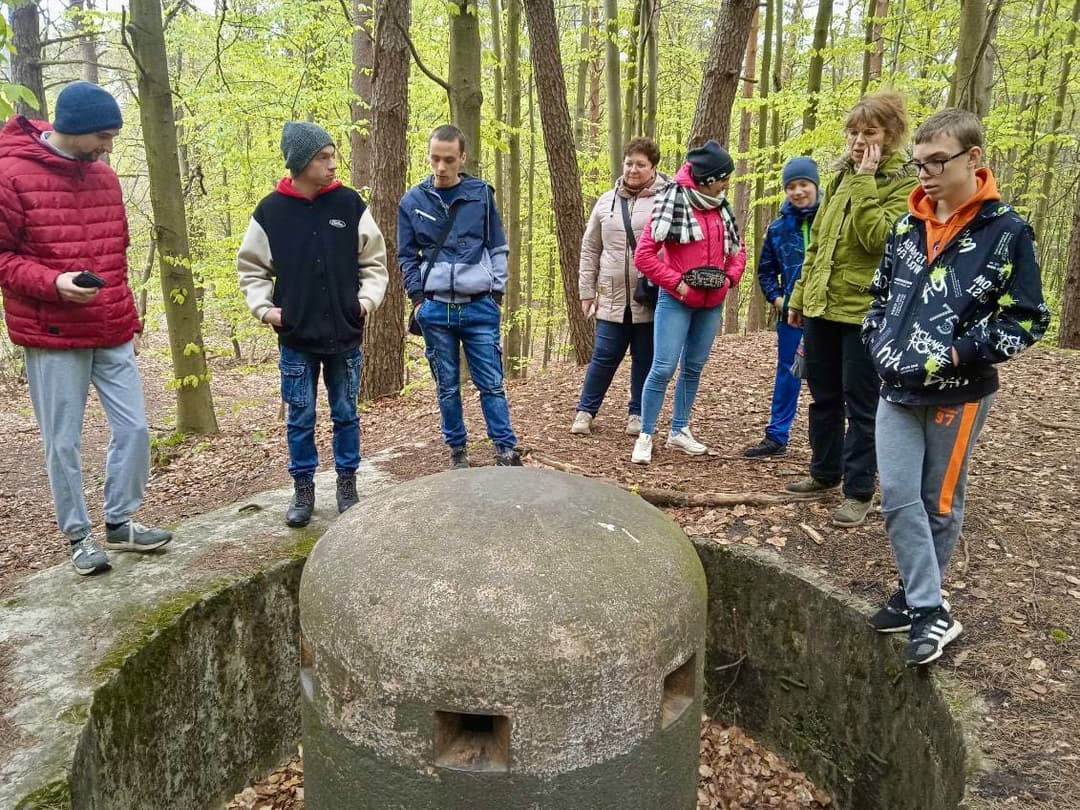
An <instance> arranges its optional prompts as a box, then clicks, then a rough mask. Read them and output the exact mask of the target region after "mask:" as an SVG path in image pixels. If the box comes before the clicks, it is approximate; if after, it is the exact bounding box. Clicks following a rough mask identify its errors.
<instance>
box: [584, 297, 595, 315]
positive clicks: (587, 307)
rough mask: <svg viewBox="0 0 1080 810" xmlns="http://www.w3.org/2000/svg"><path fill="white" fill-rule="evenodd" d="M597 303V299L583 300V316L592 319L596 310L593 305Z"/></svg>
mask: <svg viewBox="0 0 1080 810" xmlns="http://www.w3.org/2000/svg"><path fill="white" fill-rule="evenodd" d="M594 303H596V299H595V298H582V299H581V314H582V315H584V316H585V317H586V318H589V317H592V315H593V313H594V312H595V310H594V309H593V304H594Z"/></svg>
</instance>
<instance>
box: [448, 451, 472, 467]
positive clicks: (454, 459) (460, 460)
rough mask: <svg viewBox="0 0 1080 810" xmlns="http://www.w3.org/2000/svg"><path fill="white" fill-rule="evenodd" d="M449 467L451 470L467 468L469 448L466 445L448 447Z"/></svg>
mask: <svg viewBox="0 0 1080 810" xmlns="http://www.w3.org/2000/svg"><path fill="white" fill-rule="evenodd" d="M450 469H451V470H467V469H469V448H467V447H451V448H450Z"/></svg>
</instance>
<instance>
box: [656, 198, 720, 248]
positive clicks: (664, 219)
mask: <svg viewBox="0 0 1080 810" xmlns="http://www.w3.org/2000/svg"><path fill="white" fill-rule="evenodd" d="M692 208H697V209H698V210H699V211H715V210H717V209H719V211H720V219H721V220H723V223H724V254H725V255H727V256H734V255H735V254H736V253H738V252H739V226H738V225H736V224H735V213H734V212H733V211H732V210H731V204H730V203H728V201H727V199H726V198H724V197H709V196H707V195H705V194H702V193H701V192H700V191H698V190H697V189H693V188H687V187H686V186H680V185H679V184H678V183H669V184H668V185H667V186H665V187H664V189H663V191H661V192H660V193H659V194H658V195H657V196H656V202H655V203H653V213H652V235H653V239H655V240H656V241H657V242H664V241H672V242H678V243H679V244H681V245H685V244H686V243H687V242H697V241H699V240H701V239H703V238H704V234H702V232H701V225H699V224H698V221H697V217H695V216H694V212H693V211H692V210H691V209H692Z"/></svg>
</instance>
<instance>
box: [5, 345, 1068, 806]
mask: <svg viewBox="0 0 1080 810" xmlns="http://www.w3.org/2000/svg"><path fill="white" fill-rule="evenodd" d="M772 357H773V348H772V336H771V335H770V334H761V335H753V336H749V337H742V336H736V337H732V336H725V337H722V338H721V339H719V340H718V341H717V345H716V346H715V348H714V352H713V358H712V359H711V361H710V363H709V364H708V365H707V367H706V371H705V375H704V379H703V381H702V386H701V391H700V394H699V399H698V404H697V407H696V410H695V419H694V431H695V435H697V436H698V438H699V439H701V440H702V441H704V442H706V443H707V444H708V445H709V446H710V447H712V448H715V451H716V452H715V454H713V455H709V456H706V457H700V458H693V459H691V458H689V457H687V456H685V455H682V454H675V453H673V452H671V451H667V450H665V449H663V448H662V447H659V446H658V448H657V451H656V454H655V457H654V463H653V464H652V465H650V466H649V467H647V468H642V467H635V466H634V465H632V464H630V449H631V446H632V444H633V439H632V437H629V436H626V435H624V434H623V433H622V431H621V428H622V426H623V424H624V407H625V401H626V395H625V390H626V386H627V384H628V382H627V380H628V377H627V372H628V369H627V368H623V369H621V370H620V373H619V376H618V377H617V378H616V381H615V383H614V385H613V386H612V391H611V395H610V396H609V398H608V402H607V404H606V405H605V408H604V410H603V411H602V412H601V414H600V417H599V418H598V419H597V421H596V423H595V424H596V432H595V433H594V434H593V435H592V436H588V437H581V436H571V435H570V434H569V433H568V428H569V425H570V422H571V420H572V418H573V414H574V405H575V403H576V399H577V394H578V389H579V386H580V384H581V378H582V370H580V369H577V368H575V367H573V366H565V367H557V368H551V369H548V370H547V371H536V372H534V374H533V376H532V378H530V379H529V380H528V381H527V382H514V383H511V384H510V386H509V388H510V398H511V408H512V415H513V419H514V425H515V429H516V430H517V431H518V433H519V436H520V439H521V442H522V444H524V445H526V446H528V447H531V448H535V449H536V450H538V451H542V452H543V454H544V455H545V456H547V457H551V458H555V459H559V460H561V461H563V462H566V463H570V464H573V465H575V466H576V467H579V468H581V469H582V470H584V471H585V473H586V474H589V475H595V476H600V477H604V478H608V479H610V480H612V481H615V482H617V483H620V484H623V485H634V486H639V487H661V488H667V489H677V490H681V491H687V492H715V491H738V492H775V491H777V490H779V489H781V488H782V486H783V484H784V483H785V482H787V481H790V480H791V479H792V478H793V477H795V476H798V475H801V474H803V473H804V472H805V470H806V465H807V461H808V458H809V451H808V448H807V446H806V442H805V435H806V424H805V405H806V400H805V399H804V401H803V406H802V408H801V409H800V415H799V420H798V422H797V423H796V425H795V429H794V435H795V439H794V441H793V443H792V447H791V449H790V452H789V454H788V455H787V456H786V457H784V458H781V459H776V460H766V461H750V460H746V459H743V458H742V456H741V455H740V451H741V450H742V448H743V447H745V446H747V445H750V444H753V443H756V442H757V441H758V440H759V439H760V437H761V434H762V430H763V428H764V425H765V423H766V422H767V420H768V410H769V405H768V396H769V392H770V386H771V379H772ZM157 358H158V356H157V355H156V354H153V353H151V354H144V355H143V357H142V358H141V363H142V365H143V370H144V375H145V380H146V387H147V394H148V401H149V405H148V408H149V410H150V414H151V420H150V421H151V424H152V425H155V426H157V427H159V428H160V427H162V426H164V425H167V424H168V423H169V420H170V416H169V413H170V409H171V407H172V398H171V395H170V394H168V393H167V392H165V391H164V390H163V384H162V381H163V379H164V377H165V375H164V373H163V371H164V365H163V361H162V360H160V359H157ZM1002 379H1003V386H1002V392H1001V394H1000V395H999V397H998V400H997V402H996V403H995V405H994V409H993V410H992V412H991V415H990V418H989V420H988V422H987V426H986V428H985V430H984V432H983V435H982V437H981V438H980V441H979V445H978V448H977V450H976V452H975V457H974V460H973V463H972V475H971V481H970V486H969V495H968V507H967V518H966V522H965V533H964V537H963V540H962V543H961V545H960V547H959V548H958V549H957V553H956V556H955V558H954V565H953V567H952V570H951V572H950V576H949V578H948V581H947V588H948V589H949V598H950V601H951V602H952V604H953V606H954V612H955V613H956V615H957V617H958V618H960V619H961V621H962V622H963V624H964V627H965V632H964V635H963V636H962V638H961V639H960V640H959V641H957V642H956V643H955V644H954V645H951V646H950V648H949V650H948V651H947V653H946V654H945V656H944V657H943V658H942V660H941V662H940V664H939V666H941V667H944V668H947V669H948V670H950V671H951V672H953V673H954V674H955V675H956V677H958V678H959V679H960V680H961V681H962V682H963V683H965V684H966V685H968V686H969V687H970V688H972V689H973V690H975V691H976V692H978V693H979V694H980V695H981V696H982V698H983V700H984V701H985V703H986V705H987V707H988V710H989V711H988V722H987V724H986V725H985V727H984V729H983V731H982V735H981V740H982V743H983V745H984V747H985V749H986V752H987V756H988V758H989V759H990V760H992V761H993V763H994V765H995V766H996V767H995V770H994V771H993V772H992V775H990V776H988V777H984V778H983V779H982V781H981V783H980V786H979V794H980V797H981V798H982V800H983V802H984V806H997V805H998V804H1000V805H1001V806H1002V807H1005V806H1013V807H1015V806H1023V807H1039V806H1046V807H1053V808H1055V809H1056V810H1060V809H1061V808H1070V807H1076V808H1080V786H1078V783H1077V780H1076V779H1075V770H1076V768H1077V765H1078V763H1080V618H1078V617H1080V560H1078V556H1077V550H1078V548H1080V530H1078V528H1077V525H1076V518H1075V516H1076V515H1077V514H1080V430H1078V428H1080V355H1077V354H1076V353H1071V354H1068V353H1061V352H1057V351H1053V350H1048V349H1034V350H1032V351H1030V352H1028V353H1027V354H1026V355H1024V356H1023V357H1022V358H1021V359H1019V360H1017V361H1015V362H1013V363H1010V364H1008V365H1006V366H1005V367H1004V368H1003V369H1002ZM214 395H215V400H216V404H217V409H218V414H219V420H220V423H221V428H222V432H221V434H220V435H218V436H214V437H212V438H209V439H198V438H193V439H188V440H185V441H183V442H179V443H176V444H172V443H171V442H170V441H168V440H167V435H168V434H167V432H166V431H164V430H161V431H159V433H160V438H159V440H158V441H157V442H156V443H155V446H156V451H157V457H158V463H157V464H156V465H155V470H154V473H153V478H152V480H151V484H150V488H149V492H148V497H147V503H146V506H145V508H144V511H143V513H142V514H141V517H143V518H144V519H146V520H148V521H151V522H152V521H162V522H173V521H176V520H179V519H180V518H183V517H185V516H188V515H192V514H196V513H199V512H203V511H206V510H207V509H210V508H212V507H215V506H220V505H223V504H225V503H229V502H231V501H233V500H235V499H237V498H240V497H243V496H244V495H246V494H249V493H252V492H256V491H259V490H263V489H266V488H268V487H271V486H275V485H279V484H281V483H284V482H286V481H287V480H288V478H287V475H286V473H285V468H284V457H285V442H284V428H283V425H282V423H281V421H280V420H279V418H278V400H277V375H276V370H275V369H274V368H272V367H259V368H254V369H253V368H246V367H243V366H240V365H236V364H230V363H226V362H222V361H216V363H215V366H214ZM668 399H669V400H670V395H669V397H668ZM0 403H2V404H3V408H2V409H0V431H2V433H3V435H4V437H5V448H4V460H5V464H4V465H3V468H2V469H0V518H2V519H3V523H4V526H5V543H3V544H2V545H0V594H2V593H3V592H4V591H5V590H10V589H11V587H12V586H13V585H14V584H15V583H16V582H17V581H18V579H20V578H21V577H23V576H26V575H27V574H28V573H30V572H32V571H34V570H37V569H39V568H41V567H44V566H49V565H54V564H57V563H60V562H64V561H65V559H66V551H65V548H64V545H63V541H62V538H61V536H60V535H59V533H58V532H57V531H56V528H55V524H54V522H53V517H52V509H51V502H50V499H49V493H48V482H47V479H46V477H45V474H44V470H43V467H42V460H41V450H40V445H39V441H38V435H37V429H36V425H35V423H34V419H33V414H32V412H31V411H30V405H29V398H28V396H27V394H26V391H25V389H24V388H21V387H19V386H17V385H12V384H8V385H6V386H4V387H2V388H0ZM466 413H467V416H468V420H469V427H470V430H471V431H472V436H473V437H474V438H475V439H476V440H477V441H476V442H475V444H474V446H473V447H472V448H471V455H472V457H473V461H474V463H484V464H487V463H491V460H490V455H491V449H490V445H489V444H488V443H487V442H486V441H484V440H483V439H482V437H483V429H482V422H481V421H480V418H479V403H478V402H477V401H476V398H475V396H473V397H469V398H468V399H467V402H466ZM669 413H670V412H669V411H668V410H665V412H664V413H663V414H662V415H661V418H660V424H659V426H658V430H663V429H666V425H667V424H668V419H669ZM326 421H328V420H326ZM363 425H364V428H363V429H364V450H365V451H366V452H373V451H376V450H379V449H383V448H388V447H393V448H397V449H398V450H399V451H401V452H402V455H401V456H400V457H399V458H397V459H396V460H395V461H394V462H393V468H394V469H393V471H394V472H396V473H398V474H400V475H403V476H406V477H415V476H418V475H423V474H426V473H429V472H434V471H437V470H441V469H443V467H444V466H445V461H446V458H445V457H446V452H445V448H444V447H443V445H442V444H441V442H440V439H439V434H438V409H437V407H436V404H435V400H434V397H433V395H432V392H431V390H430V388H429V387H428V386H426V385H419V386H416V387H414V388H412V390H411V391H410V393H409V394H408V395H406V396H404V397H401V398H397V399H392V400H384V401H380V402H378V403H375V404H374V405H373V406H371V407H370V408H368V409H367V410H366V411H365V413H364V415H363ZM84 435H85V439H84V454H85V464H86V470H87V477H86V482H87V490H88V496H89V498H90V502H91V504H93V510H92V511H93V515H94V517H95V519H97V520H100V501H101V487H102V475H103V471H104V444H105V442H106V441H107V428H106V425H105V421H104V417H103V416H102V414H101V412H100V409H99V408H98V407H97V405H96V403H95V404H93V405H92V407H91V409H90V412H89V414H88V419H87V430H86V431H85V434H84ZM170 445H171V446H170ZM319 445H320V449H321V450H322V452H323V453H324V458H325V457H328V456H329V433H328V431H327V429H326V428H325V427H323V428H321V429H320V438H319ZM833 506H835V500H832V501H828V500H827V501H822V502H819V503H802V504H788V505H778V506H768V507H748V506H735V507H731V508H695V509H687V508H675V509H669V510H668V511H669V513H671V514H672V515H673V516H674V517H675V518H676V519H677V520H678V521H679V522H680V523H681V524H682V525H683V526H684V528H685V529H686V531H687V532H688V533H689V534H691V535H695V536H701V537H711V538H714V539H715V540H716V542H719V543H746V544H749V545H763V544H764V545H770V546H772V547H773V548H775V549H776V550H777V551H779V553H781V554H783V555H784V556H786V557H788V558H790V559H793V560H797V561H799V562H802V563H804V564H806V565H809V566H813V567H815V568H818V569H820V570H821V571H823V572H824V573H825V575H826V576H827V577H828V578H829V579H831V580H832V581H833V582H835V583H836V584H837V585H839V586H841V587H845V588H848V589H849V590H851V591H853V592H855V593H858V594H861V595H863V596H866V597H867V598H869V599H871V600H877V599H880V598H883V597H884V596H886V595H887V593H888V590H889V588H890V586H891V583H892V581H893V577H894V576H895V574H894V569H893V564H892V558H891V554H890V551H889V548H888V542H887V540H886V537H885V533H884V530H883V526H882V522H881V517H880V514H879V513H878V512H876V510H875V511H874V512H872V513H871V519H870V520H869V521H868V522H867V524H866V525H864V526H862V527H860V528H857V529H851V530H842V529H836V528H834V527H832V526H831V525H830V523H829V520H828V515H829V512H830V510H831V508H832V507H833ZM802 527H809V528H810V529H812V530H813V531H814V532H816V533H817V534H819V535H820V539H821V542H820V543H818V542H816V541H814V540H812V539H811V537H810V534H809V533H808V532H807V531H806V529H805V528H802ZM73 580H74V577H73ZM1017 802H1019V804H1017Z"/></svg>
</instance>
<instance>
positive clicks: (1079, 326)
mask: <svg viewBox="0 0 1080 810" xmlns="http://www.w3.org/2000/svg"><path fill="white" fill-rule="evenodd" d="M1058 346H1060V347H1061V348H1063V349H1080V184H1077V187H1076V205H1075V206H1073V221H1072V237H1071V238H1070V239H1069V264H1068V267H1067V268H1066V275H1065V284H1064V286H1063V288H1062V291H1061V323H1060V324H1059V328H1058Z"/></svg>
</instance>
